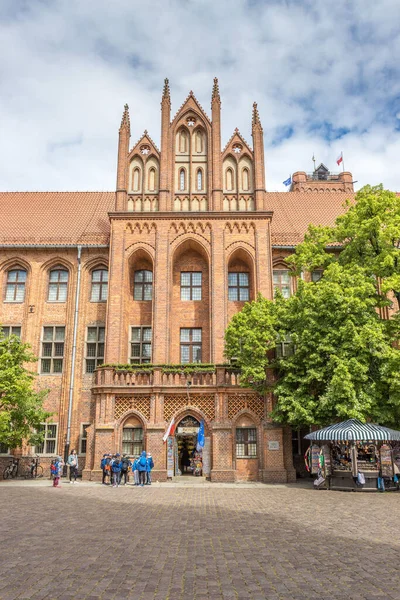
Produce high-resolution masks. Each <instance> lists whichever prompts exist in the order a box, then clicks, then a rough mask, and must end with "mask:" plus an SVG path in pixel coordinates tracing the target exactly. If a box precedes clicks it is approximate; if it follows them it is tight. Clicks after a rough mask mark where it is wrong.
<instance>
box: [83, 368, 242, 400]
mask: <svg viewBox="0 0 400 600" xmlns="http://www.w3.org/2000/svg"><path fill="white" fill-rule="evenodd" d="M179 366H180V365H177V366H176V367H175V366H174V365H171V366H168V367H160V366H154V367H153V366H152V367H149V368H146V365H143V369H140V368H137V369H136V368H135V369H129V368H126V369H124V368H122V367H117V366H104V367H99V368H98V369H96V371H95V374H94V375H95V377H94V385H93V388H92V389H93V392H94V393H104V392H106V393H114V392H115V393H118V392H123V391H126V390H127V389H132V388H135V389H136V390H138V391H141V392H143V391H149V390H150V389H154V388H157V389H158V390H159V391H161V390H163V389H166V390H172V389H180V390H182V388H183V389H188V388H190V389H191V390H204V389H205V388H208V389H210V388H213V389H215V388H217V387H218V388H220V387H223V388H226V387H238V386H239V385H240V372H239V371H238V370H237V369H234V368H232V367H227V366H215V367H210V368H207V369H204V368H203V369H202V368H199V369H198V370H196V368H195V367H194V368H193V370H190V371H187V370H186V369H182V370H180V368H179Z"/></svg>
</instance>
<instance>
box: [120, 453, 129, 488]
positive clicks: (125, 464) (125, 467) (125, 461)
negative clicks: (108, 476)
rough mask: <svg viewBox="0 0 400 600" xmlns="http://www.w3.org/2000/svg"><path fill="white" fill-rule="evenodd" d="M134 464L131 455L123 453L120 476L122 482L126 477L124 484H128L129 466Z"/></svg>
mask: <svg viewBox="0 0 400 600" xmlns="http://www.w3.org/2000/svg"><path fill="white" fill-rule="evenodd" d="M131 465H132V463H131V461H130V460H129V456H127V455H126V454H123V455H122V461H121V477H120V482H121V481H122V478H124V485H126V484H127V482H128V480H129V475H128V472H129V467H130V466H131Z"/></svg>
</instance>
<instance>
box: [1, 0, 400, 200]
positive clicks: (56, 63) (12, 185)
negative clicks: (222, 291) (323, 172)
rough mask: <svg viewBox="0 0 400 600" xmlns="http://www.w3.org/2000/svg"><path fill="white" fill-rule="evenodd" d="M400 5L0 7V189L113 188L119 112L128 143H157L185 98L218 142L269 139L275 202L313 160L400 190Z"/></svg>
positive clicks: (80, 0)
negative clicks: (215, 100) (125, 119)
mask: <svg viewBox="0 0 400 600" xmlns="http://www.w3.org/2000/svg"><path fill="white" fill-rule="evenodd" d="M399 24H400V2H399V0H379V2H376V1H375V0H374V1H372V0H335V1H332V0H323V1H322V0H320V1H318V0H312V1H311V0H275V1H273V0H147V1H146V0H112V1H111V0H96V1H94V0H63V1H62V0H1V2H0V48H1V52H0V81H1V87H0V89H1V93H0V189H1V190H113V189H115V169H116V156H117V136H118V127H119V124H120V119H121V114H122V110H123V105H124V104H125V102H127V103H128V104H129V107H130V114H131V129H132V139H131V145H133V144H134V143H135V142H136V140H137V139H138V138H139V137H140V136H141V134H142V133H143V130H144V129H148V130H149V133H150V135H151V136H152V138H153V139H154V141H155V142H156V143H159V139H160V98H161V90H162V86H163V80H164V78H165V77H168V78H169V80H170V86H171V96H172V114H174V113H175V112H176V111H177V110H178V108H179V106H180V105H181V104H182V102H183V101H184V99H185V97H186V96H187V94H188V92H189V91H190V90H193V91H194V93H195V95H196V97H197V99H198V100H199V102H200V103H201V104H202V106H203V108H204V109H205V110H206V112H207V113H208V114H209V113H210V97H211V88H212V82H213V77H215V76H217V77H218V78H219V83H220V91H221V97H222V133H223V143H224V144H225V142H226V141H227V140H228V139H229V137H230V135H231V133H232V131H233V129H234V128H235V127H238V128H239V130H240V131H241V133H242V135H243V136H244V137H245V138H246V139H247V140H248V141H250V142H251V107H252V103H253V101H254V100H256V101H257V102H258V106H259V112H260V115H261V120H262V124H263V127H264V140H265V156H266V182H267V189H268V190H269V191H273V190H284V189H285V187H284V186H283V185H282V181H283V180H284V179H286V178H287V177H288V175H289V174H290V173H293V172H294V171H298V170H305V171H311V170H312V161H311V157H312V155H313V153H314V154H315V158H316V160H317V162H320V161H322V162H324V163H325V164H326V165H327V166H328V167H329V168H330V169H331V170H332V171H335V170H338V169H339V168H338V167H337V165H336V162H335V161H336V157H337V155H338V154H339V153H340V152H341V151H343V155H344V159H345V168H346V170H349V171H352V172H353V176H354V179H355V180H357V181H358V183H357V184H356V188H359V187H360V186H361V185H364V184H366V183H371V184H376V183H380V182H382V183H383V184H384V185H385V186H386V187H388V188H390V189H396V190H400V169H399V168H398V164H399V160H400V60H399V57H400V25H399Z"/></svg>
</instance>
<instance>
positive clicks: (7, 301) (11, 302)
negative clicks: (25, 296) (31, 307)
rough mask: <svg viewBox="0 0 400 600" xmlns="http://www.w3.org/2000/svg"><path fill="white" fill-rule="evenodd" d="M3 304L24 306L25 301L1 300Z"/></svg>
mask: <svg viewBox="0 0 400 600" xmlns="http://www.w3.org/2000/svg"><path fill="white" fill-rule="evenodd" d="M3 302H4V304H25V300H23V301H22V302H20V301H19V300H3Z"/></svg>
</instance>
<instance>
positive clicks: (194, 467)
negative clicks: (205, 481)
mask: <svg viewBox="0 0 400 600" xmlns="http://www.w3.org/2000/svg"><path fill="white" fill-rule="evenodd" d="M199 429H200V422H199V421H198V420H197V419H196V418H195V417H192V416H187V417H184V418H183V419H182V420H181V421H180V422H179V423H178V426H177V428H176V430H175V475H178V476H182V477H189V476H190V477H203V447H200V446H199V445H198V443H197V441H198V433H199Z"/></svg>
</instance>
